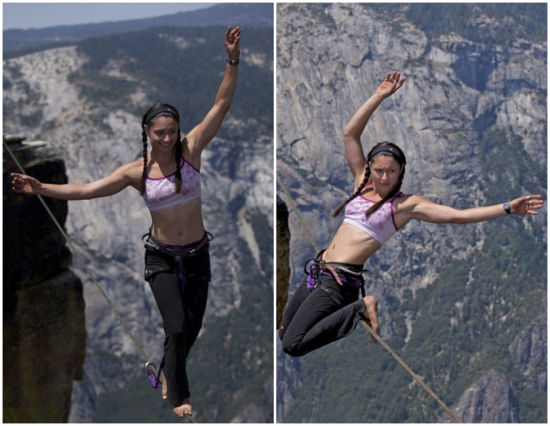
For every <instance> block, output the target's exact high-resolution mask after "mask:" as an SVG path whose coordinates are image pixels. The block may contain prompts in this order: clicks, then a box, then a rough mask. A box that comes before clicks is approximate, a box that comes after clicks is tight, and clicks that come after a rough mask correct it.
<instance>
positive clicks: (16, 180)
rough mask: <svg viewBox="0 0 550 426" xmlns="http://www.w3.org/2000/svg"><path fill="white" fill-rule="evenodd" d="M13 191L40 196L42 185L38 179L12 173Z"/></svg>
mask: <svg viewBox="0 0 550 426" xmlns="http://www.w3.org/2000/svg"><path fill="white" fill-rule="evenodd" d="M11 179H12V181H11V183H12V189H13V190H14V191H15V192H19V193H21V194H29V195H32V194H38V192H39V190H40V188H41V186H42V184H41V183H40V181H39V180H38V179H35V178H33V177H31V176H27V175H22V174H20V173H11Z"/></svg>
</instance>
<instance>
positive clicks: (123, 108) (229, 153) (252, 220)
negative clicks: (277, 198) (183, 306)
mask: <svg viewBox="0 0 550 426" xmlns="http://www.w3.org/2000/svg"><path fill="white" fill-rule="evenodd" d="M201 31H202V32H201ZM254 31H256V33H254ZM176 33H177V35H174V34H176ZM138 34H140V33H133V34H132V36H125V35H121V36H109V37H105V38H103V39H95V40H92V41H89V42H83V43H84V44H80V45H78V46H76V45H75V46H65V47H61V48H56V49H49V50H44V51H39V52H36V53H33V54H29V55H24V56H19V57H15V58H12V59H9V60H7V61H5V62H4V88H5V92H4V126H5V128H6V130H7V131H11V130H17V131H21V132H25V133H26V134H28V135H30V136H32V137H40V138H41V139H45V140H49V141H51V144H52V145H53V146H54V147H55V148H56V149H57V151H58V152H59V153H60V154H62V156H63V159H64V161H65V164H66V168H67V176H68V180H69V181H70V182H89V181H92V180H95V179H98V178H100V177H103V176H106V175H107V174H109V173H111V172H112V171H113V170H114V169H115V168H117V167H118V166H120V165H121V164H123V163H126V162H129V161H133V160H134V159H135V158H137V157H138V156H140V155H141V149H142V148H141V129H140V125H139V123H140V120H141V117H140V114H141V113H142V112H143V111H144V110H145V109H146V108H147V107H148V106H149V105H150V104H151V103H153V102H155V101H157V100H158V99H159V98H162V99H163V101H167V102H171V103H175V104H176V105H177V106H178V107H180V108H181V109H180V112H182V114H181V115H182V117H185V118H184V119H183V120H184V121H185V123H183V124H182V126H183V127H184V128H182V131H183V132H186V131H189V130H190V129H189V127H190V126H192V125H196V124H197V122H196V121H195V122H189V121H190V120H191V118H190V117H195V116H200V118H202V115H200V114H205V113H206V111H207V108H209V107H210V105H211V104H212V102H213V99H214V96H215V93H216V89H217V87H218V85H219V83H220V81H221V76H222V74H221V73H222V72H223V67H224V57H223V54H224V52H223V44H222V43H221V42H220V41H219V40H220V37H219V36H218V37H214V34H217V35H219V34H222V35H223V28H221V27H220V28H218V27H216V28H215V29H211V28H204V29H201V30H200V31H199V30H196V31H195V30H193V29H181V30H177V29H173V28H172V29H171V28H163V29H161V30H158V31H157V30H147V32H146V33H144V34H143V35H138ZM254 34H255V35H254ZM249 36H250V37H251V39H252V40H254V41H250V42H249V43H248V44H246V45H244V43H243V47H242V48H241V49H242V64H241V65H242V66H240V69H241V71H240V73H241V74H240V77H239V80H240V81H239V86H238V89H237V94H236V97H235V102H234V104H236V106H235V105H234V106H233V108H232V110H231V111H230V113H229V114H228V116H227V117H226V120H225V121H224V124H223V126H222V129H221V131H220V133H219V134H218V136H217V137H216V138H215V139H214V140H213V141H212V143H211V144H210V145H209V147H208V148H207V149H206V150H205V152H204V153H203V157H202V171H203V173H202V195H203V200H204V204H203V215H204V218H205V226H206V229H207V230H208V231H210V232H211V233H212V234H213V235H214V237H215V238H214V240H213V241H212V243H211V258H212V260H213V262H212V275H213V280H212V283H211V287H210V296H209V302H208V306H207V309H206V316H205V322H204V327H203V330H202V331H201V336H200V337H199V342H204V343H202V344H203V345H207V344H208V345H209V344H210V343H206V342H209V341H210V340H209V339H214V337H213V336H215V335H216V333H218V330H216V327H220V326H221V327H228V324H234V326H235V327H237V329H240V328H239V327H241V325H243V324H245V323H246V321H252V319H251V318H254V322H255V323H256V324H257V325H258V327H261V328H262V329H265V326H266V324H267V323H269V324H270V323H271V315H270V314H269V311H271V309H272V304H271V303H272V302H271V294H272V290H271V288H272V283H271V277H272V272H271V271H272V259H271V257H272V256H271V254H270V253H271V250H272V246H273V243H272V236H271V231H270V229H272V227H273V223H272V222H273V220H272V201H271V200H272V176H273V174H272V158H273V157H272V156H273V149H272V128H271V123H270V120H271V116H272V112H271V113H265V115H264V116H261V115H260V114H259V113H258V114H256V115H255V116H252V114H248V113H246V112H243V105H251V107H252V108H256V106H255V104H254V101H257V99H263V97H262V96H267V97H268V98H271V88H272V85H271V86H269V84H266V86H265V87H266V90H263V89H262V90H256V89H254V90H255V91H256V96H255V99H252V100H251V101H250V102H248V100H247V99H246V97H245V95H247V94H248V92H247V91H246V90H244V89H246V88H247V87H254V86H253V84H255V83H254V81H256V80H257V79H258V77H257V75H258V74H261V75H262V76H263V75H265V76H266V77H265V78H264V77H262V79H263V80H264V82H265V81H266V80H267V79H269V78H270V75H272V63H271V57H272V56H271V53H270V51H268V50H269V49H268V50H265V51H264V50H263V49H262V45H261V43H265V44H266V46H267V47H269V45H270V43H271V40H272V32H271V31H269V30H264V31H262V30H258V29H256V30H252V29H250V30H249ZM267 36H270V37H271V38H268V37H267ZM140 37H142V39H145V40H147V42H148V43H150V44H148V45H146V46H145V45H141V44H140V41H139V40H141V39H140ZM136 40H137V41H136ZM121 43H122V44H124V43H126V44H124V48H123V49H124V51H125V54H124V55H122V56H120V55H119V53H120V51H119V50H117V49H119V45H118V44H121ZM155 43H156V44H155ZM163 43H164V44H163ZM83 46H84V47H83ZM158 46H161V47H163V48H167V49H169V52H170V58H171V59H172V60H178V61H180V62H178V66H177V67H173V68H172V70H173V71H174V72H176V71H178V72H177V73H175V74H174V75H173V76H172V75H170V73H168V76H167V77H166V78H164V79H163V78H160V77H158V75H157V76H151V77H150V78H148V79H146V80H143V79H144V78H145V77H143V74H140V73H145V72H149V71H150V70H151V69H145V68H146V67H145V65H144V66H143V67H141V68H140V67H138V68H136V67H135V64H136V63H139V62H140V61H141V60H142V58H143V57H144V56H146V53H147V52H150V51H151V50H150V49H158V48H159V47H158ZM197 46H199V48H198V50H199V51H200V52H203V53H199V52H198V51H197V50H196V49H197ZM270 50H271V51H272V49H270ZM113 52H115V53H113ZM212 52H215V53H212ZM109 55H111V56H109ZM189 57H193V59H194V61H195V62H194V64H195V68H194V72H195V74H192V72H191V71H187V70H185V71H181V70H182V67H183V68H184V67H185V66H187V64H188V63H189V60H188V58H189ZM182 58H183V59H182ZM245 58H247V60H245ZM182 64H183V65H182ZM200 70H202V71H200ZM205 70H206V71H205ZM153 71H154V70H153ZM157 74H158V73H157ZM182 74H185V77H186V78H187V80H185V79H184V80H181V81H182V83H181V84H182V86H181V87H179V86H178V87H177V88H174V87H172V88H171V93H169V94H166V93H165V92H162V91H161V90H160V89H159V86H161V85H162V84H164V83H165V82H166V81H180V80H178V79H181V78H182ZM155 77H156V78H158V79H159V80H158V81H157V80H154V78H155ZM153 81H154V82H153ZM126 87H131V90H128V91H125V88H126ZM196 88H202V89H201V90H202V91H200V90H199V91H198V92H194V90H195V89H196ZM176 89H177V90H176ZM241 90H244V92H243V93H244V94H240V91H241ZM119 91H122V92H119ZM175 92H177V93H175ZM260 92H261V93H260ZM197 93H198V94H197ZM186 95H187V96H189V97H190V99H189V100H188V101H187V103H184V101H182V103H181V104H178V101H177V100H176V101H173V100H172V97H177V96H180V97H179V98H177V99H184V100H185V96H186ZM247 96H248V95H247ZM169 97H170V98H169ZM271 103H272V101H271ZM270 108H271V107H269V108H268V110H269V109H270ZM234 110H236V111H237V112H236V113H234V112H233V111H234ZM184 112H185V113H184ZM245 115H248V116H249V117H250V118H249V119H243V118H242V116H245ZM265 117H267V119H266V118H265ZM193 119H194V118H193ZM66 226H67V231H68V233H69V235H70V236H71V238H72V239H73V241H74V243H75V245H76V246H77V247H79V250H78V251H79V253H78V255H77V256H75V257H74V263H73V266H72V270H73V271H74V273H75V274H76V275H78V276H79V277H80V278H81V279H82V281H84V282H86V283H92V282H93V281H97V282H98V283H99V284H100V285H101V286H102V287H103V288H104V289H105V291H106V293H107V296H108V297H109V299H110V300H112V301H113V303H114V305H115V308H116V309H117V310H118V311H119V312H120V314H121V316H122V317H123V318H124V320H125V321H126V323H127V325H128V327H129V329H130V331H131V332H132V333H133V334H134V335H135V336H137V338H138V340H139V344H140V345H141V346H142V347H143V350H144V351H145V352H146V354H147V355H148V357H149V358H150V359H151V360H154V361H156V362H157V363H158V362H159V360H160V356H161V351H162V342H163V332H162V325H161V319H160V315H159V314H158V311H157V308H156V305H155V303H154V299H153V296H152V294H151V291H150V289H149V287H148V286H147V284H146V283H145V281H144V280H143V244H142V242H141V235H142V234H144V233H145V232H147V230H148V228H149V226H150V218H149V214H148V212H147V209H146V207H145V205H144V204H143V201H142V200H141V199H140V197H139V194H138V193H137V192H136V191H134V190H133V189H126V190H125V191H123V192H121V193H119V194H117V195H115V196H113V197H109V198H107V199H95V200H86V201H80V202H71V203H69V211H68V216H67V224H66ZM85 266H87V269H88V270H90V271H92V275H93V277H90V276H88V272H87V270H86V268H85ZM262 295H264V296H265V295H267V296H265V297H263V296H262ZM84 296H85V299H86V301H87V303H86V328H87V330H88V335H89V338H88V345H87V352H86V363H85V367H84V381H83V382H81V383H78V384H77V385H76V387H75V392H74V393H73V406H72V411H71V421H87V422H89V421H92V420H93V419H94V416H95V415H96V414H95V413H96V411H97V410H96V409H97V406H96V404H97V400H98V398H99V397H100V396H101V395H104V394H106V392H111V393H113V394H114V393H116V391H117V389H122V388H124V387H125V386H126V387H131V386H134V387H135V385H134V382H135V381H139V383H140V384H141V386H142V387H145V386H148V382H147V379H146V378H145V374H144V370H143V369H142V365H143V362H142V360H141V359H140V357H139V353H138V351H137V349H136V347H135V345H134V344H133V342H132V341H131V340H130V339H129V338H128V337H127V336H126V334H125V333H124V330H123V329H122V328H121V327H120V326H119V324H118V321H117V319H116V318H115V316H114V315H113V314H112V312H111V311H110V310H109V308H108V306H107V305H106V303H105V301H104V300H103V299H102V297H101V296H100V295H99V294H98V292H97V290H96V289H95V287H94V286H93V285H91V284H90V285H85V286H84ZM241 311H243V312H246V313H247V314H248V315H249V316H250V317H249V318H244V317H243V316H242V315H241ZM224 320H225V322H224ZM264 323H266V324H264ZM256 334H257V333H256ZM256 334H254V333H250V334H242V335H237V333H234V334H232V333H228V334H227V335H225V336H224V338H225V339H226V340H225V346H224V350H226V351H228V353H233V352H235V353H242V352H244V350H243V348H242V346H243V345H245V346H246V347H247V348H248V349H249V350H250V351H251V353H250V354H251V355H250V356H251V357H252V358H251V359H248V358H247V359H244V358H242V357H236V358H235V359H237V360H239V361H238V362H239V363H242V364H238V365H237V363H236V364H235V368H237V367H238V368H239V370H240V371H241V373H242V372H246V373H249V374H253V373H254V375H256V377H255V379H256V381H262V383H259V384H256V382H254V383H253V382H252V381H248V382H247V381H243V382H241V383H240V384H239V387H238V389H239V392H237V390H235V391H234V392H229V391H227V388H226V386H227V385H228V383H232V382H233V381H234V380H235V379H234V377H232V376H230V374H232V373H231V370H230V369H227V368H225V367H222V366H224V365H225V364H224V362H225V361H223V362H221V363H220V362H216V364H215V365H217V366H219V368H220V369H223V371H219V372H218V375H219V377H218V380H213V381H212V382H210V383H202V382H200V377H199V376H200V375H199V372H200V371H202V370H204V369H205V368H207V369H212V367H211V364H212V363H213V362H214V360H213V359H210V358H213V357H215V356H216V353H217V352H216V351H211V352H209V353H207V354H205V355H204V357H203V358H201V359H198V358H197V361H195V362H196V364H194V373H193V374H195V372H196V376H197V377H192V378H191V380H192V381H194V382H195V383H196V385H195V387H194V389H195V390H196V392H197V393H196V394H197V399H198V398H199V396H198V395H202V396H203V398H202V399H200V400H198V401H197V402H196V404H198V405H197V409H198V410H199V412H201V413H202V415H203V416H204V417H202V418H203V419H204V420H205V421H206V420H208V419H209V420H210V421H231V420H232V419H239V420H241V421H268V420H270V419H271V418H272V413H271V411H272V410H271V406H272V405H270V403H269V401H270V399H272V392H271V390H269V389H267V388H264V385H265V384H266V383H269V381H270V380H271V381H272V378H271V379H270V377H272V374H271V373H272V368H268V367H269V365H270V363H271V359H272V356H271V353H272V350H271V338H270V335H268V334H265V335H259V336H257V335H256ZM220 337H221V336H220ZM216 338H218V337H216ZM248 339H253V340H251V341H248ZM218 344H219V342H218ZM200 350H201V349H200V343H197V349H196V351H197V352H198V351H200ZM194 351H195V348H194ZM209 357H210V358H209ZM229 359H232V357H231V356H227V357H226V360H229ZM190 362H193V356H191V360H190ZM201 362H202V363H206V365H203V366H202V367H201V366H200V365H201ZM260 370H261V372H260ZM106 371H108V372H110V373H109V374H105V373H106ZM212 371H214V370H212ZM256 373H257V374H256ZM197 382H199V383H197ZM200 386H203V388H201V387H200ZM224 386H225V387H224ZM256 387H257V388H258V389H256ZM126 392H129V389H128V390H127V391H126ZM250 393H253V395H254V398H250V397H249V395H250ZM119 394H120V392H119ZM207 395H210V397H211V398H212V400H211V401H210V400H208V398H207ZM215 395H218V396H219V395H223V396H221V397H220V398H221V399H218V400H214V396H215ZM107 399H109V398H107ZM159 399H160V398H159ZM246 399H248V400H249V401H246V404H245V402H244V401H243V400H246ZM250 400H252V402H250ZM132 403H133V404H138V405H139V404H140V403H139V401H130V402H128V404H132ZM201 403H203V404H204V406H203V407H201V405H200V404H201ZM250 403H253V405H252V406H250ZM216 404H220V405H222V406H223V408H220V407H217V406H216ZM251 407H252V408H251ZM164 411H165V412H167V413H168V414H170V417H169V418H168V419H171V418H172V417H173V414H172V413H170V410H169V409H168V407H164ZM168 419H167V420H168ZM105 421H110V420H108V419H107V420H105ZM124 421H143V417H142V418H141V419H140V418H135V419H133V418H130V417H125V419H124ZM158 421H161V419H158Z"/></svg>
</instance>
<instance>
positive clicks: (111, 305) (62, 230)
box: [3, 141, 196, 423]
mask: <svg viewBox="0 0 550 426" xmlns="http://www.w3.org/2000/svg"><path fill="white" fill-rule="evenodd" d="M3 142H4V147H5V148H6V151H7V152H8V154H9V155H10V157H11V159H12V160H13V162H14V163H15V165H16V166H17V168H18V169H19V171H20V172H21V173H22V174H26V172H25V169H24V168H23V166H22V165H21V163H19V161H18V160H17V158H16V157H15V155H14V154H13V152H12V150H11V149H10V147H9V145H8V144H7V143H6V141H3ZM37 197H38V199H39V200H40V202H41V203H42V206H43V207H44V209H46V212H47V213H48V215H49V216H50V218H51V219H52V221H53V223H54V225H55V226H56V227H57V229H58V230H59V232H60V233H61V235H62V236H63V238H65V241H66V243H67V245H68V246H69V247H70V249H71V251H72V252H73V253H76V254H78V253H79V251H78V249H77V247H76V246H75V245H74V244H73V242H72V241H71V239H70V238H69V236H68V235H67V233H66V232H65V230H64V229H63V227H62V226H61V225H60V223H59V221H58V220H57V218H56V217H55V216H54V214H53V213H52V211H51V209H50V208H49V207H48V205H47V204H46V202H45V201H44V198H43V197H42V196H41V195H40V194H37ZM81 263H82V265H84V270H85V272H86V275H87V276H88V277H90V278H91V280H92V282H93V283H94V284H95V286H96V288H97V290H98V291H99V293H100V294H101V295H102V296H103V298H104V299H105V301H106V302H107V305H108V306H109V309H111V312H112V313H113V314H114V315H115V317H116V319H117V320H118V322H119V324H120V325H121V326H122V328H123V329H124V332H125V333H126V335H127V336H128V337H129V338H130V339H131V340H132V342H133V343H134V345H135V347H136V349H137V350H138V352H139V353H140V355H141V357H142V358H143V360H144V361H145V362H148V361H149V357H148V356H147V354H146V353H145V350H144V349H143V347H142V346H141V344H140V343H139V342H138V341H137V339H136V337H135V336H134V335H133V334H132V332H131V331H130V329H129V327H128V325H127V324H126V321H125V320H124V318H122V316H121V315H120V313H119V312H118V311H117V309H116V308H115V306H114V305H113V303H112V302H111V300H110V299H109V297H108V296H107V293H105V291H104V290H103V288H102V287H101V285H100V284H99V283H98V282H97V280H96V279H95V277H94V275H93V273H92V271H90V269H89V268H88V266H87V265H86V262H85V261H83V262H81ZM185 416H186V418H187V419H188V420H189V421H190V422H191V423H196V421H195V420H194V419H193V417H192V416H190V415H188V414H186V415H185Z"/></svg>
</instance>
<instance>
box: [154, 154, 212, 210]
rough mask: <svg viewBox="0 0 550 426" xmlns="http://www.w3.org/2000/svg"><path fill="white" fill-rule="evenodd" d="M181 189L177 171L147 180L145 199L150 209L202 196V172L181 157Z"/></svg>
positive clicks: (173, 204) (170, 205)
mask: <svg viewBox="0 0 550 426" xmlns="http://www.w3.org/2000/svg"><path fill="white" fill-rule="evenodd" d="M181 161H182V164H181V168H180V171H181V190H180V192H176V172H174V173H172V174H170V175H168V176H163V177H161V178H150V177H149V176H147V179H146V181H145V194H143V199H144V200H145V204H146V205H147V207H148V208H149V210H150V211H156V210H162V209H167V208H169V207H172V206H175V205H177V204H182V203H186V202H188V201H191V200H194V199H195V198H198V197H200V196H201V174H200V171H199V170H197V169H196V168H195V167H194V166H193V165H192V164H191V163H189V162H188V161H187V160H186V159H185V158H183V157H181Z"/></svg>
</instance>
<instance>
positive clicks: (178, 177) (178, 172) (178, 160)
mask: <svg viewBox="0 0 550 426" xmlns="http://www.w3.org/2000/svg"><path fill="white" fill-rule="evenodd" d="M174 151H175V153H176V192H180V190H181V168H180V165H181V157H182V140H181V132H180V128H179V127H178V138H177V140H176V149H175V150H174Z"/></svg>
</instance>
